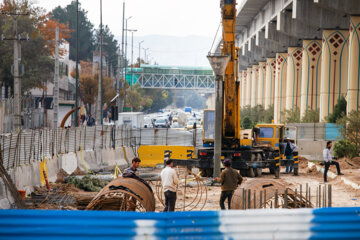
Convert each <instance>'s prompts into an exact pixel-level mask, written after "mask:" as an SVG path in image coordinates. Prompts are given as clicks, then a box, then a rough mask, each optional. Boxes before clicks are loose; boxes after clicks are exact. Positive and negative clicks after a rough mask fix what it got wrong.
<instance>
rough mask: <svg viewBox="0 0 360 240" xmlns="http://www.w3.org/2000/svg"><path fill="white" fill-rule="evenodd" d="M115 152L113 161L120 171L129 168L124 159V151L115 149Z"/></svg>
mask: <svg viewBox="0 0 360 240" xmlns="http://www.w3.org/2000/svg"><path fill="white" fill-rule="evenodd" d="M114 151H115V158H116V159H115V161H116V164H117V165H118V166H119V168H120V169H124V168H127V167H129V163H128V161H127V160H126V159H125V155H124V150H123V149H122V148H117V149H115V150H114Z"/></svg>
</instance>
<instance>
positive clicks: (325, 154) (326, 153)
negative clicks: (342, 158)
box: [323, 141, 344, 182]
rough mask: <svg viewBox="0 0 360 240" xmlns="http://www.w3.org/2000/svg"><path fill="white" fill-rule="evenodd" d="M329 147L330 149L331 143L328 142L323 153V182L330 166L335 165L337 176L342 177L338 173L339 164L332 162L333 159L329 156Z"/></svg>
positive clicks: (339, 172)
mask: <svg viewBox="0 0 360 240" xmlns="http://www.w3.org/2000/svg"><path fill="white" fill-rule="evenodd" d="M331 147H332V141H328V142H327V143H326V148H325V149H324V151H323V157H324V164H325V171H324V182H327V181H328V180H327V172H328V170H329V167H330V165H335V166H336V169H337V174H338V175H344V174H343V173H341V171H340V166H339V163H338V162H336V161H334V159H335V157H334V156H333V155H332V154H331V151H330V150H331Z"/></svg>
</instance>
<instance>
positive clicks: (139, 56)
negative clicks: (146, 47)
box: [139, 40, 144, 67]
mask: <svg viewBox="0 0 360 240" xmlns="http://www.w3.org/2000/svg"><path fill="white" fill-rule="evenodd" d="M143 42H144V40H143V41H141V42H139V67H140V65H141V58H140V57H141V44H142V43H143Z"/></svg>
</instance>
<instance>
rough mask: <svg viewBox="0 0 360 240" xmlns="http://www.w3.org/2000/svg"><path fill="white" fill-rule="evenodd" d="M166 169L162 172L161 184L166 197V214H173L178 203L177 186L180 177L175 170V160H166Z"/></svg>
mask: <svg viewBox="0 0 360 240" xmlns="http://www.w3.org/2000/svg"><path fill="white" fill-rule="evenodd" d="M165 163H166V167H165V168H164V169H163V170H162V171H161V174H160V175H161V184H162V187H163V191H164V195H165V208H164V210H163V211H164V212H173V211H174V210H175V202H176V186H177V184H178V182H179V181H178V177H177V174H176V171H175V169H173V165H174V164H173V160H171V159H168V160H166V162H165Z"/></svg>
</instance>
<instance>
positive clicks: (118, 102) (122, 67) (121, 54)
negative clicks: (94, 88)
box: [117, 1, 126, 113]
mask: <svg viewBox="0 0 360 240" xmlns="http://www.w3.org/2000/svg"><path fill="white" fill-rule="evenodd" d="M124 25H125V1H124V2H123V18H122V34H121V51H120V53H119V60H118V61H119V63H118V66H119V67H121V75H120V74H119V76H120V77H119V84H118V94H119V97H118V100H117V104H118V113H121V112H122V111H123V109H124V108H123V107H122V103H121V99H120V80H121V78H123V77H124V63H123V61H124V59H125V58H124V30H125V29H124ZM121 57H122V59H121ZM118 71H120V68H119V70H118ZM123 79H124V85H123V88H124V89H125V86H126V84H125V78H123ZM123 102H124V106H125V90H124V100H123Z"/></svg>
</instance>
